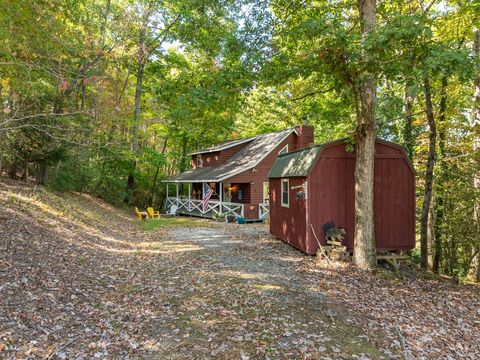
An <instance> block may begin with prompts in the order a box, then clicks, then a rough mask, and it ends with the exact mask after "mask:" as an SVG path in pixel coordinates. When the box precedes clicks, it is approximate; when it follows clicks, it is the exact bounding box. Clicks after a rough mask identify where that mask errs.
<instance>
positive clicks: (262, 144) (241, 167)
mask: <svg viewBox="0 0 480 360" xmlns="http://www.w3.org/2000/svg"><path fill="white" fill-rule="evenodd" d="M294 131H295V129H287V130H283V131H279V132H275V133H269V134H263V135H258V136H256V137H255V138H253V140H252V141H251V142H250V143H249V144H248V145H247V146H245V147H244V148H243V149H242V150H240V151H239V152H238V153H236V154H235V155H233V156H232V157H231V158H230V159H228V160H227V161H226V162H225V163H223V164H221V165H218V166H210V167H205V168H196V169H192V170H187V171H184V172H182V173H180V174H178V175H176V176H171V177H169V178H166V179H165V180H163V182H185V183H190V182H219V181H223V180H225V179H228V178H229V177H232V176H234V175H237V174H239V173H241V172H244V171H246V170H249V169H252V168H254V167H255V166H257V165H258V164H259V163H260V161H262V160H263V159H264V158H265V157H266V156H267V155H268V154H269V153H270V152H271V151H272V150H273V149H275V148H276V147H277V146H278V144H280V143H281V142H282V141H283V140H284V139H286V138H287V136H288V135H290V134H291V133H292V132H294Z"/></svg>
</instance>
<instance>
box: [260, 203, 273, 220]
mask: <svg viewBox="0 0 480 360" xmlns="http://www.w3.org/2000/svg"><path fill="white" fill-rule="evenodd" d="M269 212H270V204H269V203H263V204H259V205H258V218H259V219H260V220H264V219H266V218H267V217H268V213H269Z"/></svg>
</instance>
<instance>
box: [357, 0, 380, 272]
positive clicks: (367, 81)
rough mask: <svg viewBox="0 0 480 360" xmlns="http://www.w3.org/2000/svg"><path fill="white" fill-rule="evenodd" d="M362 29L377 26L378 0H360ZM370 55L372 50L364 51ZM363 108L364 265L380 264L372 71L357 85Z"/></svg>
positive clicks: (360, 203)
mask: <svg viewBox="0 0 480 360" xmlns="http://www.w3.org/2000/svg"><path fill="white" fill-rule="evenodd" d="M358 10H359V14H360V25H361V31H362V35H363V37H364V38H366V37H367V36H368V35H369V34H370V33H371V32H372V31H374V30H375V15H376V0H358ZM365 58H366V59H367V61H368V59H369V54H368V53H366V54H365ZM358 90H359V98H360V105H361V107H360V110H359V112H358V114H357V123H358V125H357V130H356V133H355V141H356V142H355V152H356V162H355V234H354V249H353V259H354V261H355V264H356V265H357V266H358V267H360V268H363V269H373V268H375V267H376V266H377V260H376V248H375V229H374V209H373V181H374V156H375V135H376V122H375V107H376V89H375V80H374V76H373V75H372V74H366V75H365V77H364V78H362V79H361V80H360V84H359V87H358Z"/></svg>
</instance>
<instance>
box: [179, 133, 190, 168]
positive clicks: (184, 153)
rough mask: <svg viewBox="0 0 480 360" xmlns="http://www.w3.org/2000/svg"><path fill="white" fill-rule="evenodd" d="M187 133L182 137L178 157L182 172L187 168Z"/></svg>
mask: <svg viewBox="0 0 480 360" xmlns="http://www.w3.org/2000/svg"><path fill="white" fill-rule="evenodd" d="M187 140H188V139H187V135H185V134H184V135H183V137H182V157H181V158H180V164H179V170H180V172H184V171H185V170H186V169H187Z"/></svg>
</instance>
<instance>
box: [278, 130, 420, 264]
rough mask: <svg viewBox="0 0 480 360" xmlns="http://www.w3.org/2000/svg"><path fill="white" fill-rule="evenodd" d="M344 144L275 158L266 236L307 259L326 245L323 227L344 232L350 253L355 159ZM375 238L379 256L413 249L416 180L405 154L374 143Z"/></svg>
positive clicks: (381, 142)
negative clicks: (328, 226)
mask: <svg viewBox="0 0 480 360" xmlns="http://www.w3.org/2000/svg"><path fill="white" fill-rule="evenodd" d="M346 147H347V143H346V140H344V139H343V140H338V141H334V142H331V143H326V144H323V145H316V146H313V147H308V148H305V149H301V150H297V151H294V152H291V153H287V154H283V155H280V156H278V157H277V160H276V161H275V163H274V165H273V167H272V169H271V171H270V173H269V182H270V232H271V233H272V234H273V235H275V236H276V237H278V238H279V239H281V240H283V241H285V242H287V243H289V244H291V245H293V246H294V247H296V248H298V249H299V250H301V251H303V252H305V253H307V254H311V255H313V254H315V253H316V251H317V247H318V245H317V242H316V239H315V237H314V235H313V232H312V229H311V226H310V225H312V226H313V228H314V229H315V233H316V235H317V237H318V238H319V240H320V241H321V243H322V245H326V241H325V233H324V230H323V225H324V224H326V223H327V222H330V221H333V222H334V223H335V226H336V227H339V228H344V229H345V231H346V237H345V239H344V242H343V245H345V246H346V247H347V251H349V252H352V251H353V234H354V200H355V194H354V169H355V154H354V153H352V152H348V151H347V150H346ZM374 209H375V239H376V244H377V250H378V251H394V252H399V251H402V250H408V249H412V248H413V247H414V246H415V175H414V170H413V167H412V165H411V163H410V161H409V159H408V157H407V155H406V153H405V151H404V150H403V148H402V147H401V146H399V145H396V144H394V143H391V142H388V141H384V140H379V139H377V141H376V143H375V183H374Z"/></svg>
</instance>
